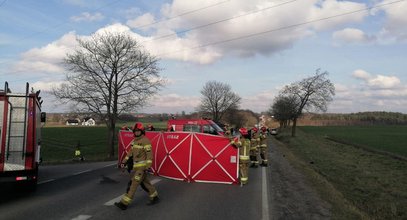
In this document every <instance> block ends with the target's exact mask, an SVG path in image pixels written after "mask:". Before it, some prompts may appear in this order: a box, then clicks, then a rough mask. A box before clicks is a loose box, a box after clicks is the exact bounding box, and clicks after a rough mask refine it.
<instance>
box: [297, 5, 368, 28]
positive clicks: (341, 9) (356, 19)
mask: <svg viewBox="0 0 407 220" xmlns="http://www.w3.org/2000/svg"><path fill="white" fill-rule="evenodd" d="M321 2H322V3H321ZM314 4H315V5H313V7H311V8H310V20H317V19H324V18H330V19H329V20H325V19H324V20H321V21H319V22H315V23H312V24H311V25H312V26H313V27H314V28H315V29H317V30H327V29H328V30H329V29H333V28H335V27H338V26H341V25H344V24H350V23H360V22H362V21H363V19H364V18H365V17H366V16H368V11H361V12H359V13H352V14H347V15H346V16H336V15H341V14H345V13H349V12H352V11H357V10H360V9H364V8H366V4H362V3H357V2H352V1H336V0H325V1H314ZM307 9H308V8H305V10H307ZM334 16H336V17H334ZM331 17H332V18H331Z"/></svg>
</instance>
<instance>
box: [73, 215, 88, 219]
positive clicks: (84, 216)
mask: <svg viewBox="0 0 407 220" xmlns="http://www.w3.org/2000/svg"><path fill="white" fill-rule="evenodd" d="M90 218H92V216H91V215H78V216H77V217H75V218H73V219H71V220H86V219H90Z"/></svg>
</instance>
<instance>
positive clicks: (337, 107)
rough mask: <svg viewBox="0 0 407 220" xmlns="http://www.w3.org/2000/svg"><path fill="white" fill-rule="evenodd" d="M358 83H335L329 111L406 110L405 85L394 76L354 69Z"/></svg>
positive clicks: (406, 94) (406, 96)
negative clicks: (359, 82)
mask: <svg viewBox="0 0 407 220" xmlns="http://www.w3.org/2000/svg"><path fill="white" fill-rule="evenodd" d="M352 76H353V77H355V78H357V79H359V80H362V82H363V83H362V84H359V85H341V84H335V88H336V95H335V96H334V100H333V102H332V103H331V104H330V105H329V109H328V110H329V112H363V111H391V112H406V111H407V85H405V84H403V83H402V82H401V80H400V79H399V78H397V77H395V76H385V75H380V74H378V75H373V74H370V73H368V72H366V71H364V70H356V71H354V73H353V74H352Z"/></svg>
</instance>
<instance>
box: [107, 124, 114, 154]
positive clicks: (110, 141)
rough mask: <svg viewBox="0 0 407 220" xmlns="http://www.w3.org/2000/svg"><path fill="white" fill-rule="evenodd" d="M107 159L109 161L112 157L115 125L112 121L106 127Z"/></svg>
mask: <svg viewBox="0 0 407 220" xmlns="http://www.w3.org/2000/svg"><path fill="white" fill-rule="evenodd" d="M107 129H108V131H107V152H108V154H107V157H108V158H109V159H111V158H113V157H114V139H115V135H116V132H115V130H116V125H115V123H113V122H112V121H110V122H109V125H108V126H107Z"/></svg>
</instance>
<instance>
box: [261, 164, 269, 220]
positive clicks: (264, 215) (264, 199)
mask: <svg viewBox="0 0 407 220" xmlns="http://www.w3.org/2000/svg"><path fill="white" fill-rule="evenodd" d="M261 191H262V213H261V214H262V218H261V219H262V220H268V219H270V216H269V203H268V192H267V173H266V168H265V167H263V169H262V190H261Z"/></svg>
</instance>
